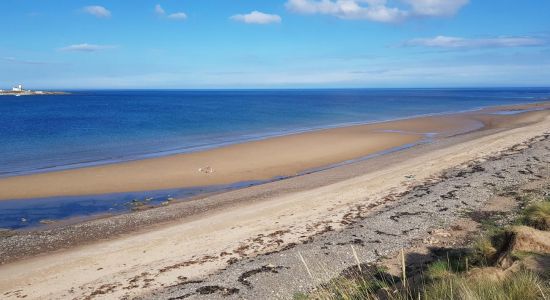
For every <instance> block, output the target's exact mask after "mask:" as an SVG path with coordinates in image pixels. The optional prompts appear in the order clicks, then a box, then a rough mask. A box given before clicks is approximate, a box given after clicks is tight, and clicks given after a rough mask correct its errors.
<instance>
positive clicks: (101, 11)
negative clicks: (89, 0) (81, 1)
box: [82, 5, 111, 18]
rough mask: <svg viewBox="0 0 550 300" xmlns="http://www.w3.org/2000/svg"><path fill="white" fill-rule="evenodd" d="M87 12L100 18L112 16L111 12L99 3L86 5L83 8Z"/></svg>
mask: <svg viewBox="0 0 550 300" xmlns="http://www.w3.org/2000/svg"><path fill="white" fill-rule="evenodd" d="M82 10H83V11H84V12H85V13H88V14H90V15H92V16H96V17H98V18H110V17H111V12H110V11H109V10H108V9H106V8H105V7H103V6H99V5H92V6H86V7H84V8H83V9H82Z"/></svg>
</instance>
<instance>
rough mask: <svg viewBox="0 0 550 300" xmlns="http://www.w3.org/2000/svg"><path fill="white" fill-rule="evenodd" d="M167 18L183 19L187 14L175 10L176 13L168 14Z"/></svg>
mask: <svg viewBox="0 0 550 300" xmlns="http://www.w3.org/2000/svg"><path fill="white" fill-rule="evenodd" d="M167 18H168V19H171V20H179V21H183V20H185V19H187V14H185V13H184V12H177V13H173V14H169V15H168V17H167Z"/></svg>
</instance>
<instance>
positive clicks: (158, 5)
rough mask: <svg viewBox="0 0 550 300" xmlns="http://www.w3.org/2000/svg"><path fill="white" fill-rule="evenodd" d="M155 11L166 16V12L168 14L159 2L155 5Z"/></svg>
mask: <svg viewBox="0 0 550 300" xmlns="http://www.w3.org/2000/svg"><path fill="white" fill-rule="evenodd" d="M155 13H156V14H157V15H159V16H164V14H166V11H165V10H164V8H162V6H160V4H157V5H155Z"/></svg>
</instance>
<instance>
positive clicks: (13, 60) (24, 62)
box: [1, 57, 50, 65]
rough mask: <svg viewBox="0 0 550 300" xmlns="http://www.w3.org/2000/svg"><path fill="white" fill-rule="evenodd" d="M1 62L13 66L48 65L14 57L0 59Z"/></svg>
mask: <svg viewBox="0 0 550 300" xmlns="http://www.w3.org/2000/svg"><path fill="white" fill-rule="evenodd" d="M1 60H3V61H7V62H10V63H14V64H21V65H48V64H50V63H48V62H44V61H33V60H25V59H18V58H16V57H2V58H1Z"/></svg>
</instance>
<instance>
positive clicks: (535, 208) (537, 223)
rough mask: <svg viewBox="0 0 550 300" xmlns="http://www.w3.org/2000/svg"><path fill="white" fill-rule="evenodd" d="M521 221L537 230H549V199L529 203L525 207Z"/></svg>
mask: <svg viewBox="0 0 550 300" xmlns="http://www.w3.org/2000/svg"><path fill="white" fill-rule="evenodd" d="M523 222H524V223H525V224H526V225H529V226H532V227H534V228H536V229H539V230H550V201H548V200H547V201H544V202H539V203H535V204H531V205H529V206H528V207H527V208H526V209H525V213H524V216H523Z"/></svg>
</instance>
